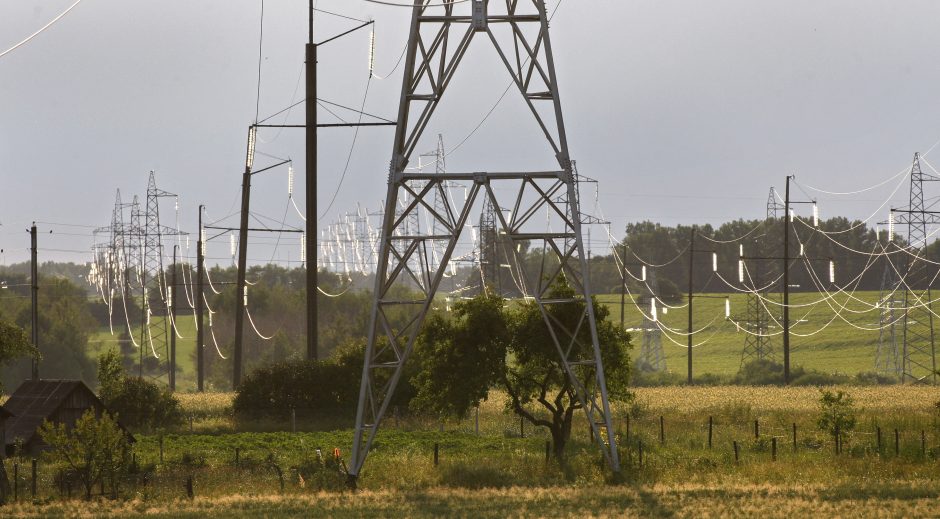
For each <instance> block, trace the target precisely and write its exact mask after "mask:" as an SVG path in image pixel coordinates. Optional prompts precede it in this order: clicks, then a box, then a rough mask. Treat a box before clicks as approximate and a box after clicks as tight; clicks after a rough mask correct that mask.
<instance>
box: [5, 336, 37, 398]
mask: <svg viewBox="0 0 940 519" xmlns="http://www.w3.org/2000/svg"><path fill="white" fill-rule="evenodd" d="M38 355H39V352H38V351H36V348H34V347H33V344H32V342H30V340H29V336H28V335H26V332H25V331H24V330H23V329H22V328H20V327H19V326H17V325H15V324H12V323H8V322H6V321H3V320H0V367H2V366H5V365H7V364H9V363H10V362H12V361H14V360H16V359H18V358H20V357H35V356H38ZM2 392H3V381H2V379H0V393H2Z"/></svg>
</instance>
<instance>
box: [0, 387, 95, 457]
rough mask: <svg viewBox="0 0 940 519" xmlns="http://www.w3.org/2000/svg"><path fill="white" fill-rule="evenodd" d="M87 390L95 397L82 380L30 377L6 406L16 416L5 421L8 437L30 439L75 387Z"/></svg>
mask: <svg viewBox="0 0 940 519" xmlns="http://www.w3.org/2000/svg"><path fill="white" fill-rule="evenodd" d="M79 389H83V390H84V391H87V392H88V393H90V394H91V395H92V397H94V398H95V399H96V400H97V398H98V397H96V396H94V395H95V394H94V393H92V391H91V390H90V389H88V386H86V385H85V383H84V382H82V381H81V380H27V381H26V382H23V384H22V385H20V387H18V388H16V391H14V392H13V394H12V395H10V398H9V399H8V400H7V401H6V402H5V403H4V404H3V406H4V407H5V408H6V409H7V411H8V412H10V413H11V414H12V415H13V416H14V417H15V418H13V419H12V420H7V422H6V438H7V441H8V442H13V441H14V439H15V438H17V437H19V438H22V439H23V440H24V441H29V440H30V439H31V438H32V437H33V435H34V434H36V429H38V428H39V426H40V425H42V422H43V420H45V419H47V418H49V417H50V416H52V415H53V414H54V413H55V412H56V410H57V409H59V407H60V406H61V405H62V403H63V402H64V401H65V399H66V398H68V396H69V395H71V394H72V393H73V392H75V391H76V390H79Z"/></svg>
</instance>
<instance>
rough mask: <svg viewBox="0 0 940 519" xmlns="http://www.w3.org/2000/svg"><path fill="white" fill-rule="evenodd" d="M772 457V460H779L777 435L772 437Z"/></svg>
mask: <svg viewBox="0 0 940 519" xmlns="http://www.w3.org/2000/svg"><path fill="white" fill-rule="evenodd" d="M770 459H771V461H777V437H776V436H774V437H773V438H771V439H770Z"/></svg>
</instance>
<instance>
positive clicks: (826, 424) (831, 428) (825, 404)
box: [816, 389, 855, 445]
mask: <svg viewBox="0 0 940 519" xmlns="http://www.w3.org/2000/svg"><path fill="white" fill-rule="evenodd" d="M819 407H820V410H821V413H820V415H819V419H818V420H817V421H816V425H817V426H818V427H819V429H820V430H822V431H825V432H827V433H829V434H830V435H832V438H833V439H834V440H835V441H836V444H837V445H838V444H839V443H840V435H842V434H843V433H847V432H849V431H851V430H852V429H854V428H855V402H854V401H853V400H852V397H851V395H849V394H848V393H846V392H845V391H842V390H838V391H836V392H834V393H833V392H832V391H829V390H826V389H823V390H821V396H820V398H819Z"/></svg>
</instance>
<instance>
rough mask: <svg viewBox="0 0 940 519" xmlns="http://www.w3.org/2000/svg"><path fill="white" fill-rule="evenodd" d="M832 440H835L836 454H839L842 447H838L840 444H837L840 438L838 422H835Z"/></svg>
mask: <svg viewBox="0 0 940 519" xmlns="http://www.w3.org/2000/svg"><path fill="white" fill-rule="evenodd" d="M834 440H835V442H836V445H835V447H836V454H839V453H841V452H842V449H841V448H840V445H839V440H840V438H839V424H836V434H835V438H834Z"/></svg>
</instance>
